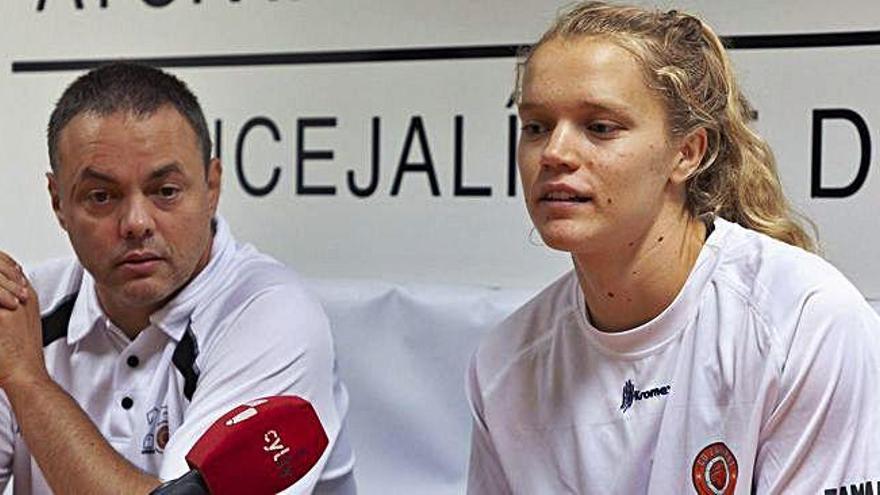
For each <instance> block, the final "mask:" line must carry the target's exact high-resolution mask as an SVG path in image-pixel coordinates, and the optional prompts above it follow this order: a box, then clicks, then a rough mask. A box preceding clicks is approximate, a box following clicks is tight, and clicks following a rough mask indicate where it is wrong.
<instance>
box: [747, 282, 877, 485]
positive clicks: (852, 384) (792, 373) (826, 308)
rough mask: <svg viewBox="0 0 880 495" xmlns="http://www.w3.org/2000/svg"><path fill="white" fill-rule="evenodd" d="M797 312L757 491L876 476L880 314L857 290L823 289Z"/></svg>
mask: <svg viewBox="0 0 880 495" xmlns="http://www.w3.org/2000/svg"><path fill="white" fill-rule="evenodd" d="M796 318H797V324H796V326H795V328H796V330H795V332H794V333H793V335H792V336H791V337H790V338H789V342H787V343H786V344H787V345H782V346H780V347H781V348H782V349H786V351H785V353H784V355H782V356H780V357H779V360H780V362H781V366H780V375H779V376H780V379H779V391H778V395H777V397H778V400H777V402H776V407H775V408H774V410H773V411H772V413H771V414H770V416H769V417H768V420H767V421H766V422H765V424H764V426H763V428H762V431H761V433H760V435H761V436H760V446H759V450H758V456H757V462H756V465H755V474H754V487H755V489H756V490H755V492H754V493H835V494H836V493H838V489H839V488H840V487H847V489H849V487H851V486H852V487H860V486H861V487H864V485H866V484H871V483H874V482H875V481H878V480H880V413H878V411H880V394H878V392H880V380H878V378H880V319H878V317H877V315H876V313H874V312H873V311H872V310H871V308H870V307H868V305H867V304H866V303H865V302H864V301H863V300H861V299H860V298H859V296H858V295H857V294H856V293H855V290H852V291H849V290H845V291H841V293H833V292H831V291H828V290H822V291H816V292H815V293H813V294H811V295H810V296H809V297H808V298H807V299H806V300H805V302H804V304H803V305H802V306H801V310H800V314H799V315H796ZM862 489H864V488H862ZM862 489H858V488H857V491H856V492H847V491H840V493H863V491H861V490H862ZM869 490H870V489H869ZM864 493H868V492H864Z"/></svg>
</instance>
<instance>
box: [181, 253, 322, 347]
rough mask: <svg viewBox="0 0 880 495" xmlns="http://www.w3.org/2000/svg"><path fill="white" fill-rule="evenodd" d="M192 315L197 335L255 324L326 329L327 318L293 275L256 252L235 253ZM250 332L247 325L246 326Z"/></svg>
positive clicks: (301, 282) (267, 326)
mask: <svg viewBox="0 0 880 495" xmlns="http://www.w3.org/2000/svg"><path fill="white" fill-rule="evenodd" d="M211 285H213V287H212V289H211V290H209V291H206V292H207V293H206V295H205V297H204V300H202V301H201V302H200V303H199V304H198V306H197V308H196V309H195V311H194V312H193V314H192V321H193V326H194V328H195V329H197V328H203V329H204V330H205V331H206V332H209V333H212V334H213V333H215V332H214V330H212V329H215V328H217V326H218V324H219V323H221V322H226V323H229V324H232V323H233V321H238V322H239V325H241V324H242V323H251V324H253V325H258V326H260V327H262V328H273V327H275V326H276V325H275V324H276V323H279V324H284V326H287V327H300V330H299V332H300V333H301V332H302V331H303V330H302V327H303V326H309V327H313V326H318V327H322V328H323V327H325V326H327V323H326V318H327V317H326V315H325V313H324V310H323V308H322V307H321V305H320V303H319V302H318V299H317V298H316V297H315V296H314V295H313V294H312V293H311V292H310V291H309V290H308V289H307V288H306V285H305V283H304V281H303V279H302V278H301V277H300V275H299V274H298V273H296V272H295V271H294V270H293V269H291V268H289V267H287V266H285V265H284V264H282V263H281V262H279V261H277V260H275V259H274V258H272V257H270V256H268V255H265V254H262V253H260V252H258V251H257V250H256V249H254V248H253V247H252V246H248V245H245V246H241V247H239V248H238V249H236V251H235V253H232V254H231V255H230V257H229V259H228V260H227V262H226V263H225V264H224V266H223V270H222V271H221V273H218V276H217V277H216V279H215V280H213V281H212V283H211ZM246 326H247V325H246Z"/></svg>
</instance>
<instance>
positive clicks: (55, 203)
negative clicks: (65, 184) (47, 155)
mask: <svg viewBox="0 0 880 495" xmlns="http://www.w3.org/2000/svg"><path fill="white" fill-rule="evenodd" d="M46 180H47V182H48V188H49V197H50V198H51V199H52V211H54V212H55V218H56V219H57V220H58V225H60V226H61V228H62V229H64V230H67V222H66V220H65V216H64V208H62V206H61V193H60V191H59V190H58V179H57V178H56V177H55V174H53V173H52V172H46Z"/></svg>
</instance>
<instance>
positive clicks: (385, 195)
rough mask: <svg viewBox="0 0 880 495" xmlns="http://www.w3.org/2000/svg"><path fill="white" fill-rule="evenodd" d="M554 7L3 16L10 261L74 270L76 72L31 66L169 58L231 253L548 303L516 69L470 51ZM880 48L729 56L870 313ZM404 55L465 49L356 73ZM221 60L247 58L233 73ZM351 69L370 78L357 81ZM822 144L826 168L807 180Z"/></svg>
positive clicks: (801, 18) (177, 5) (211, 4)
mask: <svg viewBox="0 0 880 495" xmlns="http://www.w3.org/2000/svg"><path fill="white" fill-rule="evenodd" d="M559 6H560V4H559V3H558V2H553V1H543V2H534V1H530V2H526V1H524V0H519V1H508V0H484V1H472V0H450V1H446V2H429V1H404V0H386V1H383V2H359V1H355V0H337V1H333V2H327V1H316V0H248V1H234V0H127V1H125V2H123V1H121V0H27V1H25V0H19V1H16V2H4V3H3V5H2V6H0V18H2V25H3V29H2V30H0V41H2V43H3V46H4V50H3V60H2V63H3V66H5V67H6V68H7V70H5V71H3V72H2V73H0V100H2V104H3V108H4V109H5V110H6V111H5V112H4V118H3V119H2V122H0V132H2V136H3V139H4V140H5V143H6V146H5V149H6V151H7V152H6V159H5V160H4V163H3V165H2V167H3V169H2V170H3V173H2V181H0V208H2V210H3V211H5V212H7V215H5V216H4V218H3V220H2V222H3V227H4V228H3V229H2V231H0V246H2V247H3V248H5V249H7V250H9V251H11V252H12V253H14V254H15V255H17V256H18V257H20V258H22V259H24V260H26V261H34V260H38V259H42V258H45V257H48V256H51V255H57V254H61V253H64V252H66V250H67V247H66V243H65V242H63V241H62V237H61V235H60V233H59V231H58V228H57V227H56V226H55V225H54V222H53V220H52V218H51V215H50V212H49V208H48V201H47V196H46V194H45V192H44V189H45V186H44V182H45V180H44V179H43V177H42V172H43V171H44V170H45V169H46V158H45V143H44V137H43V136H44V127H45V124H46V120H47V118H48V115H49V112H50V110H51V106H52V103H53V102H54V100H55V99H56V98H57V97H58V95H59V94H60V93H61V91H62V89H63V88H64V86H65V85H66V84H68V83H69V82H70V81H71V80H72V79H73V78H74V77H75V76H76V75H78V74H79V73H81V71H80V70H73V69H71V70H54V69H58V68H59V66H57V65H56V66H52V67H50V68H48V69H47V68H46V67H40V66H35V65H34V64H33V62H47V61H51V62H62V64H61V68H62V69H63V68H64V67H65V66H64V63H68V65H67V67H69V66H70V63H69V62H71V61H73V62H75V61H89V60H97V59H112V58H119V57H134V58H160V59H161V58H163V57H179V58H178V59H177V60H176V61H175V63H177V64H179V65H183V67H177V68H173V69H172V70H173V71H174V72H175V73H176V74H178V75H180V76H181V77H182V78H184V79H185V80H186V81H188V82H189V83H190V84H191V85H192V87H193V88H194V90H195V91H196V93H197V94H198V95H199V96H200V97H201V99H202V102H203V104H204V107H205V109H206V113H207V116H208V119H209V123H210V125H211V128H212V129H213V132H214V136H215V139H217V140H219V142H220V145H219V151H220V154H221V156H222V158H223V160H224V163H225V179H224V187H225V193H224V197H223V201H222V206H221V209H222V212H223V213H224V215H225V216H226V217H227V218H228V219H229V221H230V223H231V224H232V226H233V227H234V228H235V230H236V232H238V233H239V235H240V236H241V237H244V238H247V239H249V240H252V241H253V242H254V243H256V244H257V245H259V246H260V247H261V248H262V249H264V250H266V251H268V252H270V253H272V254H274V255H275V256H277V257H279V258H280V259H282V260H284V261H286V262H289V263H291V264H292V265H294V266H296V267H297V268H298V269H299V270H301V271H302V272H304V273H306V274H307V275H310V276H316V277H358V278H382V279H385V280H392V281H416V282H422V283H429V282H440V283H465V284H482V285H492V286H510V287H537V286H540V285H543V284H545V283H546V282H547V281H549V280H550V279H552V278H553V276H555V275H556V274H558V273H559V272H561V271H562V270H563V269H564V267H565V266H567V264H568V260H567V259H566V257H565V256H563V255H560V254H558V253H553V252H550V251H549V250H547V249H545V248H543V247H541V246H536V245H535V243H534V241H533V240H532V239H530V225H529V222H528V219H527V217H526V215H525V211H524V208H523V207H522V205H521V203H522V201H521V197H520V191H519V187H518V184H517V181H516V178H514V177H512V176H511V175H510V173H511V164H512V161H511V159H512V157H511V151H510V145H511V136H510V125H511V123H510V121H509V118H510V115H512V111H511V109H510V108H507V107H506V103H507V100H508V96H509V93H510V88H511V82H512V66H513V59H512V58H511V57H509V56H495V57H488V58H480V57H479V56H478V55H479V54H477V53H476V51H475V50H474V49H473V47H475V46H483V47H486V46H488V47H494V48H496V49H497V48H499V47H511V46H515V45H519V44H524V43H527V42H529V41H531V40H534V39H535V37H536V36H537V35H538V34H539V33H540V31H541V30H542V29H543V28H544V27H545V26H546V25H547V24H548V22H549V20H550V19H551V18H552V17H553V15H554V13H555V12H556V10H557V8H559ZM661 6H663V7H668V6H670V3H669V2H663V3H662V5H661ZM676 6H678V7H681V8H684V9H691V10H695V11H698V12H702V13H703V15H704V16H705V17H706V18H707V19H708V20H709V21H710V22H712V23H713V24H714V25H715V26H716V27H717V28H718V30H719V32H720V33H722V34H725V35H756V34H758V35H766V34H780V33H784V34H808V33H819V32H821V33H826V32H854V31H864V30H868V29H872V26H876V25H877V24H878V21H880V4H877V3H876V2H870V1H854V0H845V1H841V2H836V3H835V6H834V10H835V15H834V16H833V19H829V17H830V16H828V15H827V12H828V4H827V3H825V2H819V1H810V2H797V8H796V9H793V8H792V7H793V6H794V4H793V3H790V2H759V1H757V0H750V1H747V2H737V3H736V5H735V6H734V5H733V4H730V3H720V2H708V1H693V0H692V1H688V2H680V3H677V4H676ZM869 34H870V33H869ZM874 34H875V36H874V38H870V37H868V38H869V39H868V41H864V39H862V41H861V43H865V44H861V45H859V46H850V47H830V48H828V47H812V48H809V47H807V48H804V47H794V48H783V49H772V48H771V49H767V48H763V49H740V50H735V51H734V52H733V54H734V55H733V56H734V59H735V62H736V65H737V67H738V69H739V72H740V74H741V77H742V79H743V81H744V83H745V87H746V90H747V92H748V94H749V95H750V96H751V97H752V99H753V101H754V103H755V105H756V107H757V109H758V111H759V122H758V127H759V129H760V130H761V131H762V133H763V134H764V135H765V136H766V137H767V138H768V139H769V140H770V142H771V143H772V144H773V146H774V148H775V149H776V152H777V155H778V158H779V162H780V169H781V172H782V176H783V182H784V184H785V187H786V190H787V191H788V193H789V195H790V196H791V198H792V200H793V202H794V203H795V204H796V205H797V206H798V207H800V208H801V209H802V210H803V211H805V212H806V213H807V214H809V215H810V216H811V217H812V218H813V219H815V220H816V222H817V224H818V226H819V230H820V234H821V239H822V242H823V245H824V247H825V254H826V256H827V257H828V258H829V259H830V260H831V261H832V262H834V263H835V264H836V265H837V266H839V267H840V268H841V269H842V270H843V271H844V272H845V273H846V274H847V275H848V276H849V277H850V278H851V279H853V280H854V281H855V282H856V284H857V285H858V286H859V288H860V289H861V290H862V291H863V292H864V293H865V294H866V295H868V296H869V297H877V296H880V256H876V255H874V253H873V252H872V251H873V250H874V246H876V245H877V244H878V240H880V233H878V229H877V227H878V221H877V219H876V217H875V216H874V215H872V212H873V210H874V209H875V208H876V205H877V202H878V198H880V190H878V189H880V185H878V179H877V178H876V176H877V173H876V171H875V170H873V169H876V168H877V166H878V165H877V159H876V155H877V153H873V154H872V155H871V156H870V157H869V158H868V157H867V156H865V158H868V159H867V160H866V161H865V163H864V164H862V166H861V171H862V173H863V174H866V175H865V180H864V181H863V182H859V181H857V180H856V179H858V178H859V177H858V172H859V170H860V162H861V160H862V159H863V154H865V153H867V152H869V151H871V150H872V146H873V143H874V141H877V138H878V135H877V133H876V130H875V129H876V128H877V126H878V119H880V114H878V111H877V105H876V99H875V98H874V89H875V88H877V87H880V68H878V67H876V65H877V64H875V62H876V61H878V60H880V45H877V44H872V43H878V41H877V39H876V38H878V36H876V33H874ZM844 38H845V37H842V36H838V37H837V38H836V39H832V40H831V44H834V43H839V42H840V40H841V39H844ZM871 39H873V40H874V41H871ZM813 41H816V40H815V39H813ZM778 42H779V40H775V41H772V40H771V44H773V43H778ZM819 43H820V44H825V45H827V44H829V42H828V40H825V41H823V40H821V39H820V40H819ZM795 44H796V45H797V44H800V45H803V44H804V43H803V41H799V42H796V43H795ZM407 48H408V49H428V48H435V49H436V48H465V50H464V51H461V50H459V51H458V52H454V53H451V54H447V55H446V58H441V59H432V57H434V56H437V55H436V53H434V54H433V55H432V54H431V53H430V52H429V51H426V50H422V51H416V52H415V54H413V52H410V53H408V54H407V55H406V56H407V57H409V58H416V59H419V58H421V59H420V60H407V61H380V62H375V61H372V62H371V61H365V60H368V59H369V53H367V54H366V55H365V53H366V52H370V53H373V55H376V54H378V56H379V57H380V58H381V57H382V56H385V57H387V56H388V53H387V50H395V49H398V50H399V49H407ZM383 50H385V51H384V52H383ZM328 51H329V52H332V53H333V54H335V58H333V57H330V56H324V57H322V56H320V55H317V56H315V57H313V60H312V61H313V62H314V61H315V60H317V61H327V60H334V62H333V63H302V62H304V59H303V54H304V53H305V54H309V53H314V52H328ZM453 51H454V50H453ZM495 53H498V52H497V50H496V52H495ZM383 54H384V55H383ZM228 55H237V56H239V58H237V59H234V60H230V59H222V57H224V56H228ZM265 55H269V56H270V57H271V56H274V57H275V58H270V59H269V60H268V61H270V62H272V64H271V65H260V59H259V56H265ZM279 55H287V58H284V57H283V56H282V57H279ZM204 56H215V57H220V61H218V60H217V59H214V60H213V61H210V60H205V59H204V58H200V57H204ZM464 56H477V57H478V58H461V57H464ZM346 57H347V58H346ZM441 57H442V55H441ZM352 59H354V60H360V61H359V62H346V60H352ZM262 61H263V62H267V60H266V58H265V57H264V58H263V59H262ZM212 64H219V65H212ZM224 64H227V65H224ZM229 64H232V65H229ZM236 64H238V65H236ZM250 64H255V65H250ZM206 65H211V66H206ZM13 69H14V70H13ZM50 69H52V70H50ZM840 109H846V110H849V111H850V112H851V113H849V114H847V115H849V116H850V117H851V118H850V119H845V118H824V119H822V120H821V121H820V123H821V124H822V125H820V126H819V127H818V128H819V129H820V131H821V132H820V133H819V134H817V136H814V132H813V129H814V118H816V117H814V116H815V115H816V111H817V110H818V111H820V115H821V112H824V111H826V110H840ZM831 115H833V114H831ZM853 116H855V117H858V118H860V119H861V120H863V121H864V124H865V126H864V129H865V135H866V136H867V141H865V140H861V141H860V136H859V133H858V128H857V127H856V125H855V121H854V118H852V117H853ZM826 117H827V115H826ZM514 125H515V124H514ZM818 138H821V141H822V145H823V146H822V148H823V150H822V153H821V154H820V158H819V160H820V162H821V163H819V164H818V166H817V167H818V168H816V169H815V171H814V170H813V168H812V167H813V166H814V164H813V155H812V150H813V142H814V141H815V140H816V139H818ZM863 144H865V146H863ZM373 167H375V170H377V171H378V172H377V173H375V174H374V173H373V170H374V168H373ZM456 169H457V170H456ZM273 174H277V177H276V178H275V180H274V181H273V180H272V179H273ZM350 175H351V176H352V177H350ZM374 176H375V184H371V183H372V182H373V180H374ZM816 177H818V181H819V182H818V184H819V186H820V187H821V188H824V189H830V188H835V187H836V188H841V187H844V186H847V185H850V186H856V185H857V186H858V187H855V188H854V189H853V188H852V187H851V189H853V190H851V191H849V193H848V195H847V196H846V197H843V198H830V197H820V196H817V195H815V194H811V187H810V186H811V180H815V178H816ZM351 179H353V181H352V182H350V181H351ZM856 182H859V183H858V184H856ZM456 184H458V186H456ZM370 186H374V187H370ZM824 189H823V191H822V192H821V194H822V195H824V194H828V191H826V190H824ZM353 191H358V192H359V193H360V195H361V196H358V195H357V194H355V192H353ZM255 193H256V194H259V195H255ZM511 194H513V196H511Z"/></svg>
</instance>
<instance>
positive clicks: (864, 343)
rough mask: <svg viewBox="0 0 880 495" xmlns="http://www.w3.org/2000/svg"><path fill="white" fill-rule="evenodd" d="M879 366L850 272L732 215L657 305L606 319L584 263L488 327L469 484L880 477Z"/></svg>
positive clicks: (495, 487)
mask: <svg viewBox="0 0 880 495" xmlns="http://www.w3.org/2000/svg"><path fill="white" fill-rule="evenodd" d="M878 377H880V319H878V316H877V314H876V313H875V312H874V311H873V310H872V309H871V308H870V307H869V306H868V305H867V303H866V302H865V300H864V298H863V297H862V296H861V295H860V294H859V292H858V291H857V290H856V289H855V288H854V287H853V286H852V285H851V284H850V283H849V282H848V281H847V280H846V279H845V278H844V277H843V276H842V275H841V274H840V273H839V272H838V271H837V270H835V269H834V268H833V267H832V266H831V265H829V264H828V263H826V262H824V261H823V260H821V259H820V258H818V257H816V256H814V255H811V254H809V253H806V252H804V251H803V250H800V249H797V248H794V247H791V246H788V245H786V244H783V243H781V242H778V241H775V240H773V239H770V238H769V237H767V236H765V235H762V234H758V233H756V232H753V231H750V230H747V229H744V228H742V227H740V226H738V225H736V224H733V223H730V222H727V221H725V220H722V219H717V220H716V221H715V230H714V232H713V233H712V234H711V235H710V236H709V238H708V239H707V241H706V243H705V245H704V246H703V248H702V251H701V252H700V255H699V258H698V259H697V262H696V264H695V266H694V268H693V270H692V272H691V273H690V275H689V277H688V279H687V281H686V283H685V285H684V287H683V288H682V290H681V292H680V293H679V294H678V295H677V297H676V298H675V300H674V301H673V302H672V304H671V305H670V306H669V307H668V308H667V309H666V310H664V311H663V312H662V313H661V314H660V315H658V316H657V317H656V318H654V319H653V320H652V321H650V322H648V323H646V324H644V325H642V326H640V327H637V328H635V329H632V330H629V331H625V332H620V333H605V332H601V331H599V330H598V329H596V328H595V327H593V326H592V325H591V324H590V322H589V321H588V319H587V317H586V309H585V306H584V299H583V293H582V292H581V290H580V287H579V285H578V281H577V277H576V275H575V274H574V273H573V272H570V273H568V274H566V275H565V276H563V277H562V278H561V279H559V280H558V281H557V282H555V283H554V284H552V285H551V286H549V287H548V288H547V289H545V290H544V291H543V292H541V293H540V294H539V295H538V296H537V297H535V299H533V300H532V301H530V302H529V303H527V304H526V305H525V306H523V307H522V308H520V309H519V310H517V311H516V312H515V313H514V314H513V315H511V316H510V317H509V318H508V319H507V320H506V321H505V322H504V323H503V324H501V325H500V327H499V328H497V329H496V330H495V331H493V332H492V333H491V334H490V335H489V336H488V338H487V339H486V340H485V341H484V342H483V343H482V345H481V346H480V348H479V349H478V351H477V352H476V354H475V355H474V358H473V360H472V364H471V368H470V371H469V376H468V392H469V397H470V401H471V406H472V412H473V416H474V427H473V437H472V451H471V464H470V474H469V481H468V492H469V493H471V494H492V495H499V494H505V493H519V494H569V493H578V494H587V493H627V494H630V493H632V494H637V493H649V494H657V495H661V494H662V495H667V494H679V493H680V494H684V493H700V494H725V495H727V494H734V493H735V494H749V493H758V494H765V493H794V494H800V493H804V494H807V493H810V494H824V495H833V494H838V493H870V492H869V491H867V490H873V493H880V492H878V490H877V488H880V486H877V484H878V483H880V379H878ZM868 486H870V487H871V488H867V487H868ZM853 490H856V491H853ZM859 490H861V491H859Z"/></svg>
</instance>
